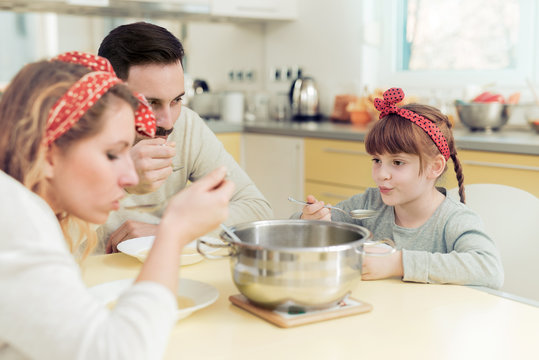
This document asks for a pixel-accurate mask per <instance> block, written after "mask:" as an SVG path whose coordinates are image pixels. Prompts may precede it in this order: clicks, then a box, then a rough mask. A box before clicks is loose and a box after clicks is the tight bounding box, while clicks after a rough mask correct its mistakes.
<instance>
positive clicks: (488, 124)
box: [455, 100, 509, 131]
mask: <svg viewBox="0 0 539 360" xmlns="http://www.w3.org/2000/svg"><path fill="white" fill-rule="evenodd" d="M455 107H456V109H457V113H458V116H459V119H460V121H461V122H462V123H463V124H464V125H466V126H467V127H468V128H470V129H471V130H472V131H496V130H499V129H500V128H501V127H502V126H504V125H505V124H506V123H507V120H508V119H509V111H508V106H507V105H506V104H502V103H498V102H491V103H474V102H472V103H467V102H463V101H460V100H457V101H455Z"/></svg>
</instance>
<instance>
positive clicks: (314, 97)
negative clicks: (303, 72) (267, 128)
mask: <svg viewBox="0 0 539 360" xmlns="http://www.w3.org/2000/svg"><path fill="white" fill-rule="evenodd" d="M290 106H291V109H292V119H293V120H296V121H318V120H320V98H319V94H318V88H317V87H316V83H315V81H314V79H313V78H311V77H308V76H305V77H304V76H300V77H298V78H297V79H296V80H294V81H293V82H292V86H291V87H290Z"/></svg>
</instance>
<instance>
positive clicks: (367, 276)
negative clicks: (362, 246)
mask: <svg viewBox="0 0 539 360" xmlns="http://www.w3.org/2000/svg"><path fill="white" fill-rule="evenodd" d="M384 251H387V250H384ZM367 252H368V251H367ZM375 252H377V251H372V253H375ZM362 259H363V263H362V269H361V280H379V279H387V278H390V277H401V278H402V276H403V274H404V270H403V268H402V251H395V252H394V253H393V254H390V255H363V256H362Z"/></svg>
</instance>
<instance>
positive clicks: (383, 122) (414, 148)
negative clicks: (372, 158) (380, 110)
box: [365, 115, 420, 155]
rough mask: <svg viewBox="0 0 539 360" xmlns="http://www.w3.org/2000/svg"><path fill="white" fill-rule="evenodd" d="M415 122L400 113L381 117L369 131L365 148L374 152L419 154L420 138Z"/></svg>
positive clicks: (372, 153) (369, 151)
mask: <svg viewBox="0 0 539 360" xmlns="http://www.w3.org/2000/svg"><path fill="white" fill-rule="evenodd" d="M414 126H415V125H414V124H413V123H412V122H411V121H409V120H407V119H403V118H401V117H400V116H398V115H388V116H386V117H384V118H382V119H380V120H379V121H378V122H377V123H376V124H375V125H374V127H373V128H372V129H371V130H370V131H369V133H368V134H367V137H366V139H365V149H366V150H367V152H368V153H369V154H371V155H374V154H398V153H406V154H416V155H419V154H420V151H419V147H418V139H417V138H416V136H417V135H416V132H415V131H414V130H415V129H414Z"/></svg>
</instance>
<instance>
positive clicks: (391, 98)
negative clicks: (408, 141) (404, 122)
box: [374, 88, 451, 160]
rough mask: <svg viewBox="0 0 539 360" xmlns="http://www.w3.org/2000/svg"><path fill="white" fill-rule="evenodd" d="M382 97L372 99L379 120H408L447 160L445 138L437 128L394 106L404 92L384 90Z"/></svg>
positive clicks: (396, 89)
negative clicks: (378, 114) (392, 118)
mask: <svg viewBox="0 0 539 360" xmlns="http://www.w3.org/2000/svg"><path fill="white" fill-rule="evenodd" d="M383 97H384V98H383V99H374V107H375V108H376V109H377V110H378V111H380V119H381V118H383V117H385V116H387V115H389V114H397V115H399V116H401V117H403V118H405V119H408V120H410V121H411V122H413V123H414V124H416V125H417V126H419V127H420V128H421V129H423V130H424V131H425V132H426V133H427V135H429V136H430V138H431V139H432V141H434V143H435V144H436V146H437V147H438V150H440V153H442V155H443V156H444V158H445V160H448V159H449V157H450V155H451V153H450V151H449V146H448V145H447V140H446V138H445V136H444V135H443V134H442V132H441V131H440V129H439V128H438V126H436V124H434V123H433V122H432V121H430V120H428V119H427V118H425V117H423V116H421V115H418V114H416V113H415V112H413V111H411V110H408V109H402V108H399V107H397V106H396V104H398V103H399V102H401V101H402V100H403V99H404V91H402V89H400V88H391V89H389V90H386V92H384V94H383Z"/></svg>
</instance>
